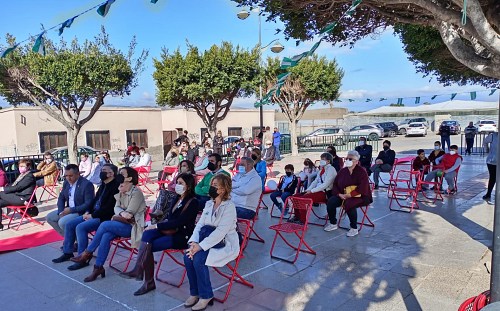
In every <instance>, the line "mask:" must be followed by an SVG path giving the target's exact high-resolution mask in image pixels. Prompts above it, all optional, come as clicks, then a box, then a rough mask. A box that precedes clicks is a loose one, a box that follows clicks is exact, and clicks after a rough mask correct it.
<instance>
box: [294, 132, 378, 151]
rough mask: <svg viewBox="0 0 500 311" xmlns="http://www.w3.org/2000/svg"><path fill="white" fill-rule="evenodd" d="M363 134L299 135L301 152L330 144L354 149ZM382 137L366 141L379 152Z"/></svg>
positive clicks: (341, 149) (343, 148)
mask: <svg viewBox="0 0 500 311" xmlns="http://www.w3.org/2000/svg"><path fill="white" fill-rule="evenodd" d="M360 137H366V136H363V135H330V136H319V137H317V136H316V137H315V136H301V137H297V143H298V146H299V152H313V151H323V150H325V149H326V147H328V146H335V149H336V150H337V151H349V150H354V148H356V147H357V146H358V142H359V138H360ZM381 141H382V139H380V138H379V139H378V140H368V141H367V142H366V143H367V144H369V145H371V146H372V147H373V151H374V152H378V150H379V143H380V142H381Z"/></svg>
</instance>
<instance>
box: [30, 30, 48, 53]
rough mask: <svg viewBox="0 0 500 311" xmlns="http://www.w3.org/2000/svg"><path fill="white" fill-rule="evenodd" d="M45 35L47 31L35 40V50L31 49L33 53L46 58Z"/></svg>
mask: <svg viewBox="0 0 500 311" xmlns="http://www.w3.org/2000/svg"><path fill="white" fill-rule="evenodd" d="M44 34H45V31H44V32H42V33H41V34H40V35H38V37H37V38H36V40H35V44H34V45H33V48H32V49H31V50H32V51H33V52H35V53H38V54H40V55H43V56H45V39H44V38H43V35H44Z"/></svg>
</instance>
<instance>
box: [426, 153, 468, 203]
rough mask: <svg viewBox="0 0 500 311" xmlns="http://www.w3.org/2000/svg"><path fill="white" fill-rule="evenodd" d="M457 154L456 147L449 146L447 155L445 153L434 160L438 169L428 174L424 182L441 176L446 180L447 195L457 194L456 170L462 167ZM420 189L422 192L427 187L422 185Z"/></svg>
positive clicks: (460, 159)
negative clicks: (438, 166)
mask: <svg viewBox="0 0 500 311" xmlns="http://www.w3.org/2000/svg"><path fill="white" fill-rule="evenodd" d="M457 152H458V146H457V145H451V146H450V152H449V153H445V154H444V155H443V156H441V157H439V158H437V159H436V164H437V165H440V168H438V169H436V170H433V171H431V172H429V174H427V176H426V177H425V181H432V180H433V179H435V178H436V177H440V175H441V176H443V177H444V179H446V183H447V184H448V194H454V193H455V192H457V190H456V189H455V176H457V170H458V169H459V168H460V165H462V157H461V156H460V155H459V154H458V153H457ZM422 188H423V190H427V188H428V186H427V185H422Z"/></svg>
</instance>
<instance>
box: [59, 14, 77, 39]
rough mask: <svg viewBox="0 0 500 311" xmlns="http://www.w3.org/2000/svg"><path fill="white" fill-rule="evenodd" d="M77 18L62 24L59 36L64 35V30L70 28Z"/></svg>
mask: <svg viewBox="0 0 500 311" xmlns="http://www.w3.org/2000/svg"><path fill="white" fill-rule="evenodd" d="M75 18H76V16H73V17H72V18H70V19H67V20H66V21H65V22H64V23H62V24H61V27H59V35H62V34H63V32H64V28H69V27H71V24H73V21H74V20H75Z"/></svg>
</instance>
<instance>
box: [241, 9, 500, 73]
mask: <svg viewBox="0 0 500 311" xmlns="http://www.w3.org/2000/svg"><path fill="white" fill-rule="evenodd" d="M236 2H238V3H239V4H240V5H245V6H259V7H261V8H262V10H263V11H264V12H266V13H268V20H275V19H280V20H282V21H283V22H284V23H285V27H286V28H285V30H284V33H285V35H286V36H287V37H289V38H290V37H291V38H297V39H302V40H304V39H309V38H311V37H312V36H314V35H315V34H317V33H318V32H319V30H320V29H322V28H323V27H325V26H326V25H328V24H330V23H332V22H334V21H337V20H338V19H339V17H340V16H341V15H342V14H343V13H344V12H345V11H346V10H347V9H348V7H349V6H350V5H351V2H352V1H351V0H327V1H325V0H236ZM465 3H466V7H465V12H466V13H467V14H466V18H465V21H464V22H465V23H462V17H463V16H462V10H464V1H463V0H432V1H429V0H364V1H363V2H362V3H361V4H360V5H359V6H358V8H357V9H356V11H355V12H354V14H353V15H352V17H348V18H344V19H342V20H340V21H339V22H338V24H337V27H336V28H335V29H334V30H333V31H332V32H331V33H330V34H329V36H328V38H327V39H328V40H329V41H330V42H332V43H334V44H337V43H339V44H341V45H354V44H355V42H356V41H358V40H359V39H362V38H364V37H366V36H368V35H371V34H374V33H379V32H381V31H383V30H385V29H386V28H387V27H392V26H394V25H396V24H410V25H419V26H427V27H432V28H433V29H435V30H437V31H438V32H439V34H440V37H441V41H442V42H443V44H444V45H445V46H446V48H447V49H448V51H449V52H450V54H451V55H453V58H455V59H456V60H457V61H458V62H460V63H461V64H463V65H464V66H466V67H467V68H469V69H471V70H473V71H475V72H477V73H479V74H481V75H483V76H486V77H490V78H495V79H500V18H499V16H500V2H499V1H498V0H468V1H466V2H465Z"/></svg>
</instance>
